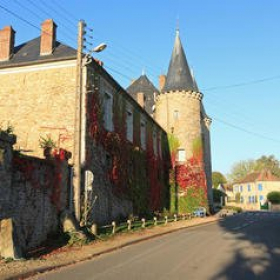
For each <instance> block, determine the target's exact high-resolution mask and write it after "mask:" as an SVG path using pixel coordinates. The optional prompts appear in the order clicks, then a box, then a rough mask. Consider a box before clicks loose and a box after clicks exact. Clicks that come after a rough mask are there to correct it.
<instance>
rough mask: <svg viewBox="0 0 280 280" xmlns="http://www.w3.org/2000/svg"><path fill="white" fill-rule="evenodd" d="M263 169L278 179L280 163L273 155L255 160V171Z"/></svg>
mask: <svg viewBox="0 0 280 280" xmlns="http://www.w3.org/2000/svg"><path fill="white" fill-rule="evenodd" d="M263 169H269V170H270V171H271V173H272V174H273V175H275V176H277V177H279V178H280V162H279V161H278V160H277V159H276V158H275V156H274V155H270V156H261V157H260V158H259V159H257V160H256V163H255V170H256V171H261V170H263Z"/></svg>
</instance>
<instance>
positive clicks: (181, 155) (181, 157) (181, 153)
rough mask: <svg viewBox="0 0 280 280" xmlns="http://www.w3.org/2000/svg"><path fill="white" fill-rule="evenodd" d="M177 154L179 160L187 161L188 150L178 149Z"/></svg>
mask: <svg viewBox="0 0 280 280" xmlns="http://www.w3.org/2000/svg"><path fill="white" fill-rule="evenodd" d="M177 155H178V157H177V158H178V161H186V151H185V150H184V149H178V152H177Z"/></svg>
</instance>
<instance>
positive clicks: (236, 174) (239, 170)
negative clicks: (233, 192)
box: [228, 159, 255, 182]
mask: <svg viewBox="0 0 280 280" xmlns="http://www.w3.org/2000/svg"><path fill="white" fill-rule="evenodd" d="M254 166H255V161H254V160H251V159H249V160H241V161H239V162H237V163H235V164H234V165H233V167H232V169H231V173H230V174H229V175H228V177H229V179H230V181H232V182H236V181H239V180H241V179H243V178H244V177H245V176H246V175H247V174H249V173H251V172H253V171H254Z"/></svg>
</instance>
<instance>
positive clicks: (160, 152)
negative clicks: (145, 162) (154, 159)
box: [158, 133, 162, 157]
mask: <svg viewBox="0 0 280 280" xmlns="http://www.w3.org/2000/svg"><path fill="white" fill-rule="evenodd" d="M158 153H159V156H160V157H162V150H161V133H160V134H159V139H158Z"/></svg>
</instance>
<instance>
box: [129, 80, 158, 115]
mask: <svg viewBox="0 0 280 280" xmlns="http://www.w3.org/2000/svg"><path fill="white" fill-rule="evenodd" d="M126 90H127V92H128V93H129V94H130V95H131V96H132V97H133V98H134V99H135V100H136V101H137V102H138V103H139V104H140V106H142V108H144V109H145V110H146V111H147V112H148V114H149V115H151V116H153V113H154V110H155V101H156V98H157V96H158V95H159V90H158V89H157V88H156V87H155V86H154V85H153V83H152V82H151V81H150V80H149V79H148V77H147V76H146V75H145V74H142V75H141V76H140V77H139V78H138V79H137V80H136V81H133V82H132V83H131V85H130V86H129V87H128V88H127V89H126Z"/></svg>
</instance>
